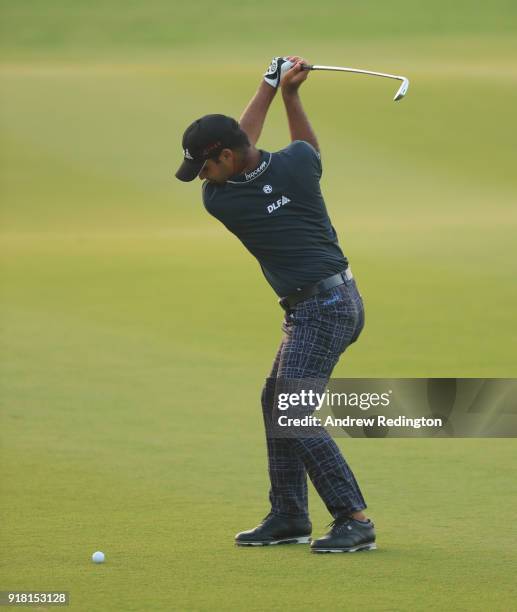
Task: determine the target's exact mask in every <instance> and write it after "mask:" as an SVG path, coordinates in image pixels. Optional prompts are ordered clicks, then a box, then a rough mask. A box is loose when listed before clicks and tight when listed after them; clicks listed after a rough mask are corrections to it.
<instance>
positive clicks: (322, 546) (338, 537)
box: [311, 517, 377, 553]
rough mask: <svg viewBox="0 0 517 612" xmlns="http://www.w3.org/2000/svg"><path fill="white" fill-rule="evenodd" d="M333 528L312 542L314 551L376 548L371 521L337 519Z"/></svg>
mask: <svg viewBox="0 0 517 612" xmlns="http://www.w3.org/2000/svg"><path fill="white" fill-rule="evenodd" d="M330 525H331V526H332V529H331V530H330V531H329V532H328V533H327V535H324V536H323V537H322V538H319V539H318V540H314V541H313V542H312V544H311V551H312V552H314V553H333V552H358V551H360V550H375V549H376V548H377V545H376V544H375V529H374V525H373V523H372V522H371V521H368V523H363V522H361V521H356V520H354V519H352V518H349V517H344V518H341V519H336V520H335V521H333V522H332V523H331V524H330Z"/></svg>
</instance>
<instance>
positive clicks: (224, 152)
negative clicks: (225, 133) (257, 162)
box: [219, 149, 235, 161]
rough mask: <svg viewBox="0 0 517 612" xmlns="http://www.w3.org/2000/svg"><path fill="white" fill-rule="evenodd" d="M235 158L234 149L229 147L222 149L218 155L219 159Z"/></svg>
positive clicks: (229, 159)
mask: <svg viewBox="0 0 517 612" xmlns="http://www.w3.org/2000/svg"><path fill="white" fill-rule="evenodd" d="M234 158H235V151H232V150H231V149H223V150H222V151H221V153H220V155H219V159H220V160H224V161H231V160H233V159H234Z"/></svg>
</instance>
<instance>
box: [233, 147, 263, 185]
mask: <svg viewBox="0 0 517 612" xmlns="http://www.w3.org/2000/svg"><path fill="white" fill-rule="evenodd" d="M259 151H260V159H259V163H258V165H257V167H256V168H254V169H253V170H249V171H248V172H243V173H242V174H236V175H235V176H232V177H230V178H229V179H228V180H227V181H226V182H227V183H231V184H232V185H236V184H240V183H251V181H254V180H255V179H256V178H258V177H259V176H260V175H261V174H264V172H265V171H266V170H267V169H268V167H269V164H270V163H271V153H268V152H267V151H263V150H262V149H259Z"/></svg>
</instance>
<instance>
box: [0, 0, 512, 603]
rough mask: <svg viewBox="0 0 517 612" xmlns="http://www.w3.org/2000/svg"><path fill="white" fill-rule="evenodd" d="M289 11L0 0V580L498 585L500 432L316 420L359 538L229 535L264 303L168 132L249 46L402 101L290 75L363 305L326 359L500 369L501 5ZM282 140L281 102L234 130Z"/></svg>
mask: <svg viewBox="0 0 517 612" xmlns="http://www.w3.org/2000/svg"><path fill="white" fill-rule="evenodd" d="M297 7H298V8H297V10H296V11H295V10H294V9H293V6H292V5H278V3H276V4H274V3H272V2H265V3H262V4H257V3H255V2H253V3H252V2H250V3H244V4H243V3H230V2H228V1H226V2H225V3H223V4H222V5H221V4H219V5H215V4H213V3H211V4H209V3H201V4H199V3H198V4H196V5H193V4H192V5H181V6H177V5H176V4H171V3H165V2H150V3H146V4H144V3H138V2H125V3H120V2H115V1H113V0H110V1H109V2H102V3H101V2H88V3H86V2H74V3H73V5H72V4H70V3H69V2H64V1H61V2H58V1H54V2H46V3H41V2H23V3H15V2H12V1H10V2H6V1H4V2H1V3H0V16H1V17H2V19H1V21H2V24H3V33H2V36H1V37H0V38H1V41H2V42H1V43H0V52H1V53H2V58H3V59H2V62H1V63H0V81H1V83H2V91H3V95H2V100H1V102H0V122H1V133H2V145H1V146H0V180H1V188H2V213H1V214H2V222H1V233H0V239H1V240H2V272H1V274H2V300H1V314H0V316H1V323H2V340H1V342H2V360H3V367H2V382H1V400H2V410H1V414H0V427H1V430H0V431H1V448H2V450H1V472H0V484H1V497H2V502H1V506H0V507H1V516H0V536H1V550H2V553H1V555H0V563H1V578H0V589H7V588H8V589H22V588H23V589H47V590H48V589H65V590H69V591H70V592H71V597H72V609H77V610H91V609H100V610H146V611H147V610H153V611H154V610H182V611H183V610H189V611H190V610H219V609H221V610H242V609H250V610H264V609H273V610H277V609H278V610H279V609H295V608H297V609H301V610H309V609H310V610H314V609H322V610H329V609H350V610H356V609H359V608H361V609H367V610H386V611H387V610H411V611H413V610H431V609H437V608H443V609H454V610H487V609H490V610H501V611H503V610H504V611H507V610H510V609H513V608H514V607H515V604H512V601H515V596H516V595H517V593H516V592H515V587H514V585H513V579H512V578H511V576H512V572H511V571H510V569H509V568H511V567H512V564H515V560H516V559H515V551H514V547H513V541H515V536H516V535H517V532H516V528H515V526H514V522H512V520H510V516H511V509H512V508H513V507H515V504H516V503H517V491H516V486H515V484H514V482H513V480H514V479H512V472H511V466H512V465H514V463H515V442H514V440H511V439H507V440H462V439H451V440H446V439H440V440H425V439H418V440H395V439H390V440H362V439H361V440H359V439H346V440H340V441H339V444H340V445H341V446H342V448H343V451H344V453H345V455H346V457H347V458H348V459H349V461H350V463H351V465H352V467H353V469H354V471H355V472H356V474H357V476H358V479H359V481H360V483H361V485H362V487H363V489H364V493H365V496H366V499H367V502H368V504H369V510H368V512H369V513H370V514H371V516H372V517H373V519H374V520H375V522H376V524H377V528H378V533H379V550H378V551H377V552H375V553H372V554H364V555H350V556H330V555H329V556H324V557H322V558H320V557H315V556H311V555H310V554H309V553H308V551H307V549H306V547H303V546H298V547H283V548H282V547H281V548H278V549H274V548H272V549H264V550H255V549H254V550H240V549H236V548H234V547H233V546H232V538H233V535H234V533H235V532H237V531H240V530H242V529H245V528H248V527H251V526H252V525H254V524H256V522H257V521H258V520H259V519H260V518H262V516H264V515H265V514H266V513H267V511H268V507H267V504H266V500H267V488H268V487H267V473H266V460H265V449H264V443H263V433H262V421H261V415H260V407H259V395H260V389H261V384H262V379H263V378H264V377H265V376H266V375H267V373H268V371H269V367H270V364H271V360H272V358H273V355H274V353H275V350H276V347H277V345H278V343H279V341H280V338H281V331H280V322H281V311H280V310H279V308H278V306H277V305H276V300H275V298H274V296H273V294H272V292H271V290H270V289H269V288H268V286H267V285H266V283H265V281H264V279H263V278H262V276H261V274H260V270H259V268H258V266H257V264H256V263H255V262H254V261H253V260H252V258H251V257H250V256H249V255H248V254H247V253H246V252H244V251H243V249H242V247H241V245H240V244H239V243H238V242H237V241H236V240H235V238H233V237H232V236H231V235H229V234H228V233H227V232H226V231H225V230H224V228H223V227H222V226H220V225H219V224H218V223H217V222H216V221H215V220H214V219H212V218H211V217H209V216H208V215H207V214H206V212H205V211H204V209H203V207H202V204H201V202H200V192H199V186H200V185H199V183H198V184H197V185H195V184H194V185H184V184H180V183H179V182H177V181H175V180H174V179H173V172H174V170H175V168H176V166H177V164H178V163H179V161H180V159H181V149H180V146H179V144H180V142H179V141H180V136H181V133H182V131H183V129H184V127H185V126H186V125H187V124H188V123H189V122H190V121H191V120H192V119H193V118H195V117H197V116H199V115H202V114H204V113H207V112H224V113H227V114H231V115H234V116H239V115H240V113H241V111H242V109H243V108H244V106H245V104H246V103H247V101H248V99H249V98H250V96H251V95H252V93H253V91H254V90H255V88H256V86H257V84H258V79H259V76H260V73H261V71H263V69H264V66H265V64H267V62H268V60H269V58H270V56H272V55H273V54H276V53H281V52H285V51H287V52H291V50H292V51H293V52H299V53H303V54H306V55H307V57H308V58H309V59H310V60H311V61H314V62H321V63H331V64H333V63H336V64H344V65H357V66H358V67H365V68H371V69H374V70H375V69H377V70H386V71H393V72H399V73H402V74H407V75H408V76H409V77H410V79H411V88H410V91H409V94H408V97H407V98H406V99H405V100H404V101H402V102H400V103H398V104H393V103H392V102H391V97H392V96H393V94H394V91H395V89H396V85H395V86H393V85H392V84H391V83H390V82H387V81H384V80H380V79H379V80H375V79H367V78H364V77H359V76H354V75H347V76H343V75H328V74H316V73H314V74H311V75H310V77H309V81H308V83H307V84H306V85H305V86H304V88H305V91H304V93H303V96H304V100H305V104H306V108H307V111H308V113H309V115H310V118H311V120H312V121H313V124H314V127H315V129H316V131H317V133H318V137H319V139H320V143H321V147H322V152H323V164H324V175H323V181H322V187H323V191H324V194H325V196H326V200H327V204H328V208H329V211H330V213H331V216H332V219H333V222H334V225H335V227H336V229H337V231H338V233H339V235H340V239H341V243H342V245H343V247H344V250H345V252H346V253H347V255H348V256H349V257H350V260H351V263H352V267H353V269H354V274H355V276H356V278H357V279H358V284H359V286H360V289H361V292H362V293H363V295H364V297H365V302H366V311H367V325H366V328H365V331H364V334H363V335H362V337H361V340H360V342H358V343H357V344H356V345H354V346H353V347H352V348H351V349H350V351H349V352H347V353H346V355H345V356H344V357H343V358H342V360H341V362H340V363H339V365H338V366H337V368H336V370H335V375H336V376H342V377H346V376H350V377H396V376H400V377H427V376H437V377H446V376H458V377H512V376H515V350H514V347H515V345H516V342H517V333H516V325H515V312H516V310H517V289H516V286H515V277H516V273H517V266H516V261H517V258H516V249H515V240H514V236H515V230H516V221H517V214H516V209H515V203H516V199H517V198H516V194H517V179H516V176H515V171H514V166H515V147H514V135H513V132H512V130H511V126H512V125H513V122H514V108H515V106H516V103H517V95H516V93H515V92H516V89H515V84H516V80H517V73H516V71H515V67H514V61H513V58H514V57H515V53H516V51H517V45H516V43H515V40H514V39H513V38H512V36H511V32H512V28H513V29H515V24H516V20H517V12H516V9H515V6H514V4H513V3H509V2H503V0H500V1H499V2H496V3H492V4H490V6H488V5H487V4H482V3H472V2H469V3H467V2H464V1H456V2H447V3H446V2H435V3H433V5H432V7H431V6H430V5H429V4H428V3H415V2H407V1H403V0H397V1H396V2H392V3H390V5H389V6H388V5H387V4H386V5H385V4H383V3H381V2H374V1H373V0H371V1H369V2H363V3H360V4H357V5H354V6H351V5H347V4H341V3H333V2H324V3H319V4H318V5H317V6H315V5H314V4H311V3H308V2H304V3H302V4H300V3H298V4H297ZM279 40H280V41H281V43H280V48H279V46H278V45H279V42H278V41H279ZM287 141H288V132H287V127H286V122H285V118H284V112H283V109H282V107H281V103H280V100H276V101H275V104H274V106H273V108H272V109H271V113H270V116H269V118H268V123H267V125H266V127H265V129H264V133H263V136H262V139H261V141H260V143H259V144H260V146H262V147H263V148H266V149H270V150H276V149H278V148H281V147H282V146H284V145H285V144H286V143H287ZM200 279H202V282H201V281H200ZM311 495H312V498H311V512H312V519H313V523H314V526H315V533H316V534H318V535H319V534H320V533H322V532H323V531H324V528H325V524H326V523H328V522H329V520H330V518H329V517H328V516H327V515H326V512H325V511H324V508H323V506H322V504H321V502H320V500H319V499H317V497H316V495H315V494H314V492H313V491H312V492H311ZM207 534H209V537H207ZM98 549H100V550H103V551H104V552H105V553H106V555H107V562H106V564H105V565H103V566H94V565H93V564H92V563H91V562H90V560H89V558H90V555H91V553H93V552H94V551H95V550H98ZM42 609H44V608H42Z"/></svg>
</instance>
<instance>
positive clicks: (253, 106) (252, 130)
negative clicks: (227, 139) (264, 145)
mask: <svg viewBox="0 0 517 612" xmlns="http://www.w3.org/2000/svg"><path fill="white" fill-rule="evenodd" d="M276 91H277V90H276V89H275V88H273V87H271V86H270V85H268V84H267V83H266V82H265V81H262V83H261V84H260V86H259V88H258V90H257V93H256V94H255V95H254V96H253V98H252V99H251V100H250V103H249V104H248V106H247V107H246V108H245V109H244V112H243V113H242V117H241V118H240V119H239V125H240V128H241V130H243V131H244V132H246V134H247V135H248V139H249V141H250V143H251V144H252V145H255V144H256V142H257V140H258V139H259V137H260V133H261V132H262V128H263V126H264V121H265V120H266V115H267V112H268V110H269V107H270V106H271V102H273V98H274V97H275V95H276Z"/></svg>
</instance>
